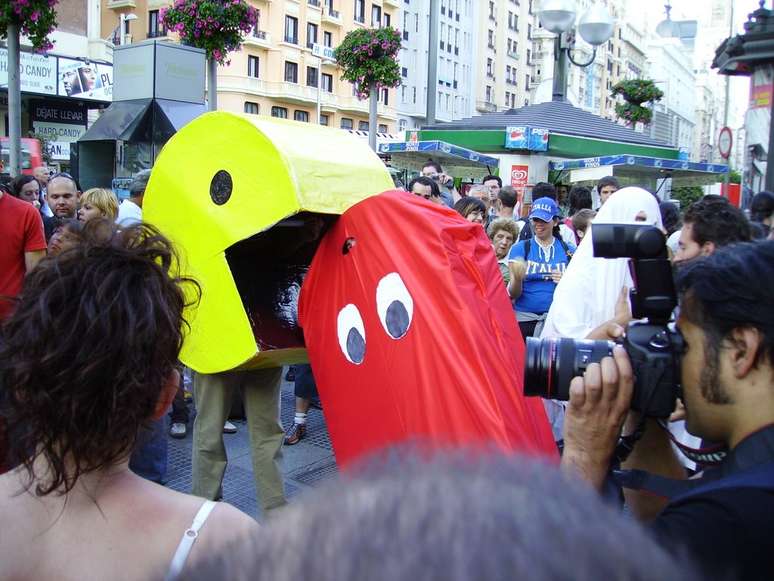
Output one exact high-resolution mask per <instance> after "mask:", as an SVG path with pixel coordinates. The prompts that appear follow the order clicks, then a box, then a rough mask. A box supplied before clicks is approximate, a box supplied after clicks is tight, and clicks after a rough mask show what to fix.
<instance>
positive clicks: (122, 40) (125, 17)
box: [118, 12, 137, 46]
mask: <svg viewBox="0 0 774 581" xmlns="http://www.w3.org/2000/svg"><path fill="white" fill-rule="evenodd" d="M132 20H137V15H136V14H125V13H123V12H122V13H121V16H120V24H119V26H120V27H121V29H120V32H119V35H118V38H119V41H118V44H120V45H121V46H124V45H125V44H128V43H127V42H126V40H127V38H126V37H127V36H129V35H128V34H127V32H126V23H127V22H131V21H132Z"/></svg>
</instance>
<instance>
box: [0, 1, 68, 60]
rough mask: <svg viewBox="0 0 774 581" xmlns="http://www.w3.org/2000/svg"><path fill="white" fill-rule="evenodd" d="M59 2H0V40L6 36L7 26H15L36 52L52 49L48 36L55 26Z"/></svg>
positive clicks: (52, 44) (52, 45)
mask: <svg viewBox="0 0 774 581" xmlns="http://www.w3.org/2000/svg"><path fill="white" fill-rule="evenodd" d="M58 2H59V0H0V38H6V37H7V36H8V25H9V24H17V25H18V26H19V29H20V31H21V34H23V35H24V36H26V37H27V38H29V40H30V42H31V43H32V48H33V49H34V50H35V51H36V52H47V51H49V50H51V49H52V48H54V43H52V42H51V41H50V40H49V38H48V35H49V34H51V32H53V30H54V29H55V28H56V26H57V21H56V10H55V8H56V5H57V3H58Z"/></svg>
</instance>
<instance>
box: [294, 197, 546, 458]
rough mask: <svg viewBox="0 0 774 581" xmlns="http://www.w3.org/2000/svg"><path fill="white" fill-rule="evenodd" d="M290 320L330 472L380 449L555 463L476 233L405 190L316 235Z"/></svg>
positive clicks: (483, 241) (508, 312) (504, 300)
mask: <svg viewBox="0 0 774 581" xmlns="http://www.w3.org/2000/svg"><path fill="white" fill-rule="evenodd" d="M299 321H300V323H301V326H302V327H303V329H304V338H305V341H306V346H307V349H308V352H309V359H310V362H311V364H312V368H313V370H314V376H315V379H316V381H317V386H318V389H319V392H320V396H321V397H322V400H323V403H324V406H325V419H326V422H327V424H328V428H329V431H330V435H331V439H332V441H333V446H334V451H335V453H336V459H337V461H338V462H339V464H341V465H346V464H347V463H349V462H351V461H352V460H355V459H358V458H360V457H362V456H363V455H365V454H367V453H369V452H371V451H375V450H379V449H383V448H385V447H387V446H389V445H392V444H396V443H400V442H406V441H412V442H420V443H422V445H423V446H424V445H429V446H431V447H435V446H438V447H449V446H466V447H470V446H493V447H495V448H498V449H501V450H504V451H518V452H526V453H530V454H535V455H541V456H545V457H549V458H554V459H555V458H556V457H557V452H556V445H555V443H554V440H553V438H552V436H551V430H550V428H549V425H548V421H547V419H546V415H545V411H544V409H543V403H542V401H540V399H535V398H525V397H524V396H523V395H522V383H523V369H524V344H523V341H522V338H521V335H520V333H519V330H518V327H517V325H516V319H515V317H514V315H513V308H512V307H511V303H510V300H509V299H508V296H507V293H506V290H505V286H504V285H503V279H502V275H501V274H500V271H499V269H498V267H497V261H496V258H495V255H494V252H493V250H492V244H491V242H490V241H489V239H488V238H487V237H486V234H485V233H484V230H483V229H482V228H481V226H480V225H478V224H474V223H472V222H468V221H466V220H464V219H463V218H462V217H460V216H459V214H457V213H455V212H453V211H451V210H449V209H448V208H445V207H443V206H440V205H438V204H433V203H430V202H427V201H425V200H423V199H421V198H419V197H418V196H415V195H413V194H408V193H406V192H399V191H390V192H385V193H383V194H380V195H378V196H374V197H372V198H369V199H367V200H365V201H363V202H360V203H359V204H356V205H355V206H353V207H352V208H350V209H349V210H347V211H346V212H345V213H344V214H343V215H342V216H341V217H340V218H339V219H338V221H337V222H336V223H335V224H334V226H333V227H332V228H331V230H330V231H329V232H328V233H327V234H326V235H325V237H324V238H323V240H322V242H321V244H320V247H319V249H318V251H317V253H316V254H315V256H314V260H313V261H312V265H311V269H310V270H309V274H308V276H307V278H306V280H305V282H304V285H303V287H302V289H301V297H300V300H299Z"/></svg>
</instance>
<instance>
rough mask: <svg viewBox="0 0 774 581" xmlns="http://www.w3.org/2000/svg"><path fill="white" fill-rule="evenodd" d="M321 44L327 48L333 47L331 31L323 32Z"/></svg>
mask: <svg viewBox="0 0 774 581" xmlns="http://www.w3.org/2000/svg"><path fill="white" fill-rule="evenodd" d="M323 44H324V45H325V46H327V47H328V48H333V33H332V32H323Z"/></svg>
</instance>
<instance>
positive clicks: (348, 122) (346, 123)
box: [341, 117, 352, 129]
mask: <svg viewBox="0 0 774 581" xmlns="http://www.w3.org/2000/svg"><path fill="white" fill-rule="evenodd" d="M341 128H342V129H352V119H350V118H348V117H342V118H341Z"/></svg>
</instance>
